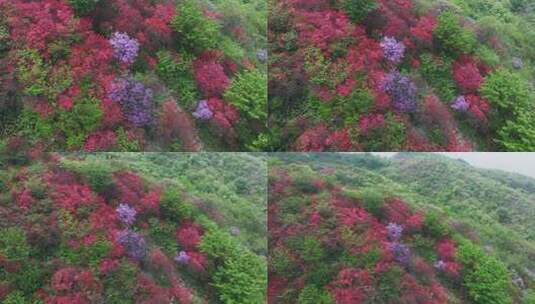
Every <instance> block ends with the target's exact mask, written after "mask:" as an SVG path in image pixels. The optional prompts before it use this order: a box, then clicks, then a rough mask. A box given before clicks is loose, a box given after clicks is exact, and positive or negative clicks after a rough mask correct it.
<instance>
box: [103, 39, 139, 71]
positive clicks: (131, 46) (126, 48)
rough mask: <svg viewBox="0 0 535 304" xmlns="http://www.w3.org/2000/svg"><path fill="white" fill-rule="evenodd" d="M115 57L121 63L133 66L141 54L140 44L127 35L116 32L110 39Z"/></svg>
mask: <svg viewBox="0 0 535 304" xmlns="http://www.w3.org/2000/svg"><path fill="white" fill-rule="evenodd" d="M109 41H110V44H111V46H112V48H113V56H114V57H115V58H117V59H118V60H119V61H120V62H122V63H126V64H132V63H133V62H134V61H135V59H136V57H137V54H138V52H139V43H138V42H137V40H136V39H133V38H130V37H129V36H128V35H127V34H125V33H120V32H115V33H113V35H112V36H111V38H110V40H109Z"/></svg>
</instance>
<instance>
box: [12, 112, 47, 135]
mask: <svg viewBox="0 0 535 304" xmlns="http://www.w3.org/2000/svg"><path fill="white" fill-rule="evenodd" d="M17 123H18V129H19V130H20V133H21V134H22V135H23V136H25V137H26V138H28V139H30V140H32V141H33V140H38V139H49V138H52V137H53V135H54V124H53V121H52V120H51V119H43V118H41V116H40V115H39V114H38V113H36V112H33V111H30V110H23V111H22V113H21V114H20V116H19V120H18V122H17Z"/></svg>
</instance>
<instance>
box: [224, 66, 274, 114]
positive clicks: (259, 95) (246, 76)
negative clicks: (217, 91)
mask: <svg viewBox="0 0 535 304" xmlns="http://www.w3.org/2000/svg"><path fill="white" fill-rule="evenodd" d="M266 84H267V76H266V74H265V73H262V72H260V71H259V70H253V71H247V72H244V73H240V74H238V75H237V76H236V77H235V78H234V80H233V81H232V84H231V86H230V88H229V89H228V90H227V91H226V92H225V95H224V99H225V101H227V102H229V103H231V104H233V105H234V106H235V107H236V108H238V110H239V111H240V112H241V113H242V114H244V115H245V116H247V117H249V118H250V119H256V120H262V121H263V120H265V119H266V118H267V89H266Z"/></svg>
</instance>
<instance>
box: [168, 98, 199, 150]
mask: <svg viewBox="0 0 535 304" xmlns="http://www.w3.org/2000/svg"><path fill="white" fill-rule="evenodd" d="M158 130H159V134H160V137H161V138H162V139H163V140H164V141H166V142H167V143H172V141H173V140H176V139H179V140H180V143H181V144H182V146H183V147H184V150H185V151H190V152H193V151H199V150H200V149H201V145H200V139H199V137H198V135H197V132H196V130H195V124H194V123H193V121H192V120H191V118H190V117H189V116H188V115H187V114H186V113H184V111H182V110H181V109H180V108H179V107H178V106H177V104H176V102H175V101H174V100H168V101H166V102H164V104H163V105H162V110H161V114H160V122H159V129H158Z"/></svg>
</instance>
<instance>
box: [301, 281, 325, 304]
mask: <svg viewBox="0 0 535 304" xmlns="http://www.w3.org/2000/svg"><path fill="white" fill-rule="evenodd" d="M297 303H298V304H333V303H334V300H333V299H332V298H331V295H330V294H329V293H328V292H327V291H325V290H322V289H319V288H317V287H316V286H313V285H307V286H305V288H303V289H302V290H301V292H300V293H299V298H298V299H297Z"/></svg>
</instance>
